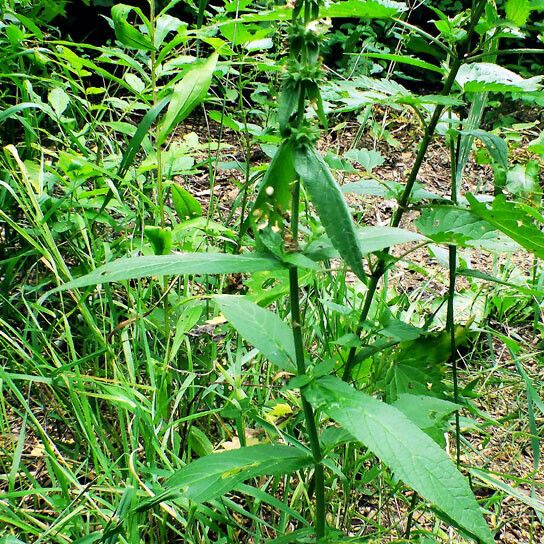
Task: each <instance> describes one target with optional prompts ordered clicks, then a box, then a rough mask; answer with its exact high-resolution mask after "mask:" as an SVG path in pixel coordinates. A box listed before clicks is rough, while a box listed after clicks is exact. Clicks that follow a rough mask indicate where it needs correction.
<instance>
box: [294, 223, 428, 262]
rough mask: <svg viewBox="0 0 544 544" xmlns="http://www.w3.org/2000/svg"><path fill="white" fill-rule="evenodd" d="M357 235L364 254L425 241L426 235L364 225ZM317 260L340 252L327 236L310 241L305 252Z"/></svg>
mask: <svg viewBox="0 0 544 544" xmlns="http://www.w3.org/2000/svg"><path fill="white" fill-rule="evenodd" d="M355 236H356V238H357V243H358V244H359V249H360V251H361V254H362V255H367V254H369V253H374V252H376V251H381V250H382V249H386V248H388V247H392V246H395V245H398V244H406V243H408V242H424V241H426V240H427V238H426V237H425V236H422V235H421V234H418V233H417V232H412V231H409V230H406V229H401V228H395V227H364V228H357V229H356V230H355ZM304 253H305V254H306V255H307V256H308V257H310V258H311V259H313V260H315V261H322V260H325V259H333V258H335V257H337V256H338V252H337V251H336V249H335V248H334V246H333V245H332V243H331V241H330V239H329V238H328V237H327V236H322V237H321V238H319V239H318V240H316V241H314V242H312V243H310V244H309V245H308V246H307V247H306V250H305V252H304Z"/></svg>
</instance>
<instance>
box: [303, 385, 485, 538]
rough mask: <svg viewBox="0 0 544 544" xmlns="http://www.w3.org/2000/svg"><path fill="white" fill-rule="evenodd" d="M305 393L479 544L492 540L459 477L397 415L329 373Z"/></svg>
mask: <svg viewBox="0 0 544 544" xmlns="http://www.w3.org/2000/svg"><path fill="white" fill-rule="evenodd" d="M305 396H306V398H307V399H308V400H309V401H310V403H311V404H312V405H313V406H314V407H315V408H316V409H319V410H322V411H323V412H324V413H325V414H327V415H328V416H329V417H331V418H332V419H334V420H335V421H337V422H338V423H339V424H340V425H342V426H343V427H344V428H345V429H346V430H347V431H349V432H350V433H351V434H352V435H353V436H354V438H356V439H357V440H359V441H360V442H362V443H363V444H365V445H366V446H367V447H368V449H369V450H371V451H372V452H373V453H374V454H375V455H376V456H377V457H379V458H380V459H381V460H382V461H383V462H384V463H385V464H386V465H387V466H388V467H389V468H390V469H391V470H393V471H394V472H395V473H396V475H397V476H398V477H399V478H400V479H401V480H402V481H404V482H405V483H406V484H408V485H409V486H410V487H412V488H413V489H414V490H415V491H417V492H418V493H419V494H420V495H421V496H422V497H424V498H425V499H427V500H428V501H430V502H431V503H432V504H433V505H434V506H436V507H437V508H438V509H439V510H441V511H442V512H444V513H445V514H446V515H447V516H448V517H449V518H450V519H452V520H453V521H454V522H455V523H457V524H458V525H459V526H460V527H462V528H463V529H465V530H467V531H468V532H470V533H471V534H472V535H474V536H475V537H477V538H479V539H480V540H481V542H483V543H485V544H492V543H493V542H494V540H493V537H492V536H491V533H490V531H489V528H488V526H487V524H486V522H485V520H484V518H483V516H482V514H481V512H480V508H479V506H478V503H477V502H476V499H475V498H474V495H473V494H472V491H471V489H470V486H469V485H468V483H467V481H466V480H465V478H464V477H463V476H462V474H461V473H460V472H459V471H458V470H457V469H456V468H455V465H454V464H453V463H452V461H451V460H450V458H449V457H448V456H447V455H446V452H445V451H443V450H442V449H441V448H440V447H439V446H438V445H437V444H436V443H435V442H434V441H433V440H432V438H430V437H429V436H427V435H426V434H425V433H424V432H423V431H422V430H420V429H419V427H417V426H416V425H415V424H414V423H412V422H411V421H410V420H409V419H408V418H407V417H406V416H405V415H404V414H403V413H401V412H400V411H399V410H397V409H396V408H394V407H393V406H390V405H388V404H385V403H384V402H381V401H379V400H377V399H375V398H373V397H371V396H369V395H366V394H364V393H361V392H360V391H356V390H355V389H353V387H351V386H350V385H348V384H347V383H345V382H343V381H341V380H340V379H338V378H334V377H332V376H326V377H323V378H320V379H319V380H315V381H314V382H312V383H311V384H310V385H309V386H308V387H307V388H306V390H305Z"/></svg>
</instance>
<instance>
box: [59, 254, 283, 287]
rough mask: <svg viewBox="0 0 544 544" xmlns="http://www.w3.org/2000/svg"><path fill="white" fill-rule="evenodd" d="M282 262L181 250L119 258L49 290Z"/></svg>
mask: <svg viewBox="0 0 544 544" xmlns="http://www.w3.org/2000/svg"><path fill="white" fill-rule="evenodd" d="M283 268H284V267H283V265H282V263H281V262H280V261H278V260H276V259H271V258H270V257H263V256H260V255H258V254H250V255H228V254H225V253H178V254H176V255H157V256H144V257H129V258H124V259H116V260H115V261H112V262H111V263H108V264H105V265H104V266H101V267H99V268H96V269H95V270H93V271H92V272H90V273H89V274H87V275H85V276H81V277H80V278H77V279H75V280H72V281H69V282H68V283H65V284H63V285H61V286H60V287H57V288H56V289H53V290H52V291H50V292H49V294H51V293H54V292H57V291H65V290H66V289H78V288H80V287H87V286H89V285H99V284H101V283H111V282H114V281H125V280H135V279H138V278H143V277H146V276H157V277H161V276H180V275H183V274H237V273H252V272H259V271H264V270H282V269H283Z"/></svg>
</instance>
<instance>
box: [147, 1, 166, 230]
mask: <svg viewBox="0 0 544 544" xmlns="http://www.w3.org/2000/svg"><path fill="white" fill-rule="evenodd" d="M149 24H150V27H151V29H150V31H151V32H150V35H151V36H150V37H151V43H153V44H154V43H155V26H156V10H155V0H149ZM151 90H152V93H153V105H154V106H155V105H156V104H157V100H158V90H157V53H156V51H155V49H154V48H153V49H152V51H151ZM157 130H158V129H157ZM155 155H156V157H157V201H158V205H159V221H160V225H161V227H162V228H164V225H165V217H164V190H163V183H162V147H161V145H160V144H158V143H156V149H155Z"/></svg>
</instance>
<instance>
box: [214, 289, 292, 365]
mask: <svg viewBox="0 0 544 544" xmlns="http://www.w3.org/2000/svg"><path fill="white" fill-rule="evenodd" d="M214 300H215V301H216V302H217V304H218V306H219V308H220V310H221V312H222V313H223V315H224V316H225V317H226V319H227V320H228V321H229V322H230V323H231V324H232V326H233V327H234V328H235V329H236V330H237V331H238V333H239V334H240V335H241V336H242V338H244V339H245V340H247V341H248V342H249V343H250V344H252V345H253V346H255V347H256V348H257V349H258V350H259V351H260V352H261V353H262V354H263V355H264V356H265V357H266V358H267V359H268V360H269V361H270V362H271V363H274V364H275V365H276V366H278V367H279V368H280V369H282V370H289V371H294V370H295V364H294V361H295V343H294V340H293V332H292V330H291V328H290V327H289V325H288V324H287V323H286V322H285V321H282V320H281V319H280V318H279V317H278V316H277V315H276V314H274V313H272V312H270V311H269V310H266V309H264V308H261V307H260V306H258V305H257V304H255V303H254V302H252V301H251V300H249V299H248V298H246V297H243V296H240V295H218V296H215V297H214Z"/></svg>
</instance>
